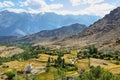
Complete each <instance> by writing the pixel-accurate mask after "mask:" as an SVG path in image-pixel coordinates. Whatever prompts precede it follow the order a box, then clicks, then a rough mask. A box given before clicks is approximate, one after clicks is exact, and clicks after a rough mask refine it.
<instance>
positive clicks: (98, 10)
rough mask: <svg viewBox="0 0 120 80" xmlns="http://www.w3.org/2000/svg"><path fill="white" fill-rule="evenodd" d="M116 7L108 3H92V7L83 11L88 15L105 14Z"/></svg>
mask: <svg viewBox="0 0 120 80" xmlns="http://www.w3.org/2000/svg"><path fill="white" fill-rule="evenodd" d="M115 7H116V6H114V5H111V4H108V3H102V4H96V5H91V6H90V7H87V8H86V9H84V10H83V11H84V12H85V13H86V14H88V15H96V16H104V15H105V14H108V13H109V11H111V10H112V9H114V8H115Z"/></svg>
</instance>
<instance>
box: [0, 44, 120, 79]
mask: <svg viewBox="0 0 120 80" xmlns="http://www.w3.org/2000/svg"><path fill="white" fill-rule="evenodd" d="M19 47H20V48H22V49H23V50H24V52H22V53H20V54H15V55H13V56H11V57H1V58H0V61H2V63H1V65H0V72H1V73H0V74H1V76H2V77H3V79H5V78H7V76H5V75H6V74H7V73H9V72H10V73H9V74H15V76H13V79H20V80H24V79H28V80H33V79H34V78H35V79H36V80H46V79H49V80H56V79H57V80H58V79H60V80H62V79H67V78H72V79H75V80H76V79H77V80H79V79H80V80H81V78H80V77H79V75H82V74H84V73H85V72H87V71H89V70H90V69H92V67H93V66H94V67H97V66H100V67H101V68H102V69H104V70H107V71H110V72H111V73H112V74H113V75H119V74H120V72H119V69H120V62H119V60H120V55H119V56H118V55H115V54H111V53H108V52H106V54H103V53H100V52H99V51H98V50H97V48H96V47H95V46H93V45H91V46H88V47H86V48H81V49H67V48H66V49H52V48H47V47H46V48H45V47H40V46H32V45H31V44H20V45H19ZM61 61H62V62H61ZM29 65H31V66H32V68H31V70H30V72H29V73H24V71H26V70H27V68H28V66H29ZM82 70H84V71H85V72H83V73H80V72H81V71H82ZM27 76H28V77H27ZM8 77H10V76H8ZM1 79H2V78H1ZM116 80H118V79H116Z"/></svg>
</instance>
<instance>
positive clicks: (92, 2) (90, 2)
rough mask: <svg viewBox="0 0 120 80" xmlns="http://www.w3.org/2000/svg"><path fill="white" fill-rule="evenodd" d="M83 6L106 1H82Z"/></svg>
mask: <svg viewBox="0 0 120 80" xmlns="http://www.w3.org/2000/svg"><path fill="white" fill-rule="evenodd" d="M81 1H82V2H83V4H97V3H101V2H104V0H81Z"/></svg>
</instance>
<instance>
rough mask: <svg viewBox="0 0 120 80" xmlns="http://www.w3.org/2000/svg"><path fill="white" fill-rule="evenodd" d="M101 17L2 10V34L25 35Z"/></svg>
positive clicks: (0, 22)
mask: <svg viewBox="0 0 120 80" xmlns="http://www.w3.org/2000/svg"><path fill="white" fill-rule="evenodd" d="M99 18H100V17H98V16H89V15H76V16H74V15H57V14H55V13H44V14H43V13H39V14H31V13H14V12H10V11H2V12H0V36H25V35H28V34H33V33H37V32H39V31H42V30H52V29H56V28H60V27H61V26H64V25H69V24H73V23H81V24H85V25H90V24H92V23H93V22H95V21H96V20H98V19H99Z"/></svg>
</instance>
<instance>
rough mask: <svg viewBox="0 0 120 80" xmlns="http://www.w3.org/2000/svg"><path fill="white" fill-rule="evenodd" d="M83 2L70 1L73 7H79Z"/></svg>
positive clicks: (77, 0) (78, 0)
mask: <svg viewBox="0 0 120 80" xmlns="http://www.w3.org/2000/svg"><path fill="white" fill-rule="evenodd" d="M80 2H81V0H70V3H71V4H72V6H78V5H80Z"/></svg>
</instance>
